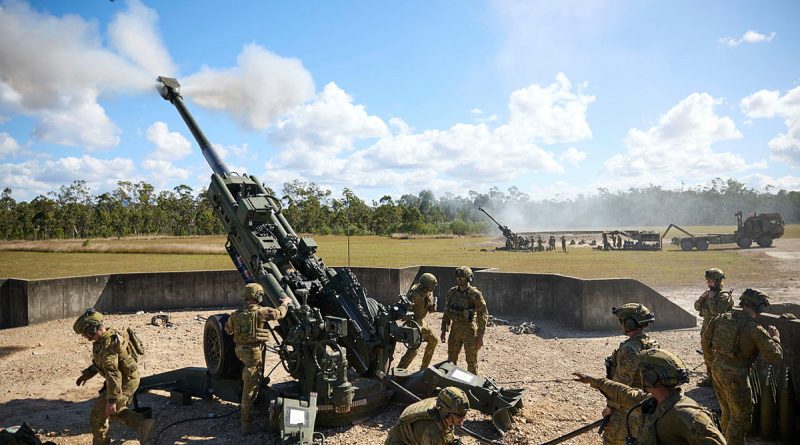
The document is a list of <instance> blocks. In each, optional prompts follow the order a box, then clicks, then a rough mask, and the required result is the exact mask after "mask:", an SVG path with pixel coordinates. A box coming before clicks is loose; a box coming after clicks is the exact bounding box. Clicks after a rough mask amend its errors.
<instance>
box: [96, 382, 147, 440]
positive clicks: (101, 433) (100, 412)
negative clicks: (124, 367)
mask: <svg viewBox="0 0 800 445" xmlns="http://www.w3.org/2000/svg"><path fill="white" fill-rule="evenodd" d="M132 377H133V378H131V379H130V380H128V381H127V382H124V383H123V384H122V396H121V397H120V398H118V399H117V413H116V414H112V415H111V417H110V418H111V419H115V420H118V421H120V422H122V423H123V424H124V425H125V426H127V427H128V428H134V429H135V428H136V427H138V426H139V424H140V423H141V421H142V420H144V416H143V415H141V414H139V413H137V412H135V411H133V410H131V409H129V408H128V404H129V403H130V402H131V400H132V398H133V393H135V392H136V389H137V388H138V387H139V374H138V373H133V375H132ZM106 391H107V390H105V389H103V391H101V392H100V395H99V396H98V397H97V399H96V400H95V402H94V406H93V407H92V414H91V417H90V418H89V429H90V430H91V432H92V444H93V445H105V444H108V443H110V440H109V438H108V420H109V418H108V417H106V404H107V403H108V393H107V392H106Z"/></svg>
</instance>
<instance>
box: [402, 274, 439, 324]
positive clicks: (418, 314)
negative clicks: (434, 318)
mask: <svg viewBox="0 0 800 445" xmlns="http://www.w3.org/2000/svg"><path fill="white" fill-rule="evenodd" d="M406 296H407V297H408V299H409V301H411V311H413V312H414V321H416V322H417V323H419V324H420V325H422V324H423V323H424V322H425V317H426V316H427V315H428V312H429V311H430V310H431V309H434V310H435V308H434V307H433V305H434V301H433V292H432V291H430V292H426V291H424V290H423V289H422V286H420V285H419V284H415V285H414V286H412V287H411V290H410V291H408V295H406Z"/></svg>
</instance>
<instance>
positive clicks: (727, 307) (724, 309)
mask: <svg viewBox="0 0 800 445" xmlns="http://www.w3.org/2000/svg"><path fill="white" fill-rule="evenodd" d="M705 277H706V284H707V285H708V290H707V291H705V292H703V295H700V298H698V299H697V301H695V302H694V308H695V310H696V311H697V312H699V313H700V316H701V317H703V324H702V326H701V327H700V338H701V341H700V345H701V348H702V350H703V361H704V362H705V365H706V378H705V379H703V380H702V381H700V382H699V383H698V384H697V386H711V382H712V376H711V361H712V359H713V356H712V354H711V351H709V350H707V348H706V346H705V344H704V343H703V341H702V338H703V337H704V336H705V332H706V329H707V327H708V323H709V322H710V321H711V320H712V319H714V318H716V317H718V316H720V315H721V314H725V313H728V312H730V311H731V310H732V309H733V297H732V296H731V291H723V290H722V281H723V280H724V279H725V273H724V272H723V271H722V270H721V269H717V268H714V269H708V270H707V271H706V274H705Z"/></svg>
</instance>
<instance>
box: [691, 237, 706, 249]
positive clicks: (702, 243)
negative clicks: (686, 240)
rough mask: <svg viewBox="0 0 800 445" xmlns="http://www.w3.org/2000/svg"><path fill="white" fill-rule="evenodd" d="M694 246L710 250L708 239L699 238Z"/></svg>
mask: <svg viewBox="0 0 800 445" xmlns="http://www.w3.org/2000/svg"><path fill="white" fill-rule="evenodd" d="M694 246H695V247H697V250H708V240H704V239H699V240H697V242H696V243H695V244H694Z"/></svg>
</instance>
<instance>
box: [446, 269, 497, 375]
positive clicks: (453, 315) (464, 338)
mask: <svg viewBox="0 0 800 445" xmlns="http://www.w3.org/2000/svg"><path fill="white" fill-rule="evenodd" d="M472 277H473V275H472V269H470V268H469V267H467V266H461V267H459V268H457V269H456V283H457V285H456V286H454V287H451V288H450V290H449V291H448V292H447V302H446V303H445V307H444V315H443V316H442V334H441V336H440V340H441V341H442V342H444V341H445V340H447V361H449V362H450V363H453V364H457V362H458V354H460V353H461V347H462V346H463V347H464V355H466V356H467V369H468V370H469V372H471V373H473V374H477V373H478V349H480V348H481V347H483V334H484V332H486V322H487V321H488V320H489V312H488V311H487V309H486V301H485V300H484V299H483V294H481V291H479V290H478V289H477V288H475V287H473V286H472V285H470V284H469V283H470V282H471V281H472ZM451 323H452V329H451V330H450V338H449V339H448V338H447V330H448V328H449V327H450V325H451Z"/></svg>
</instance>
